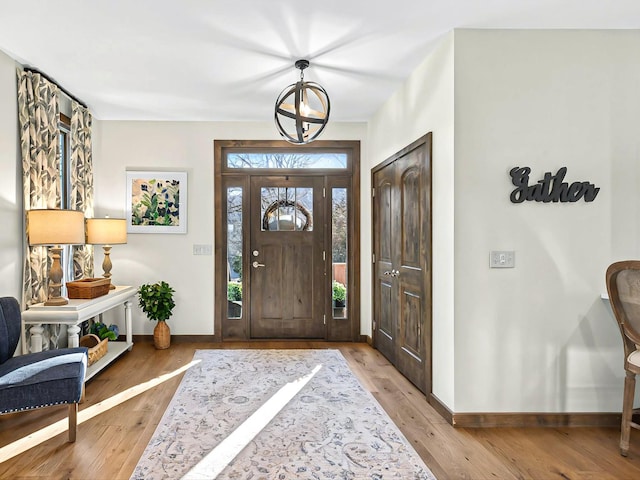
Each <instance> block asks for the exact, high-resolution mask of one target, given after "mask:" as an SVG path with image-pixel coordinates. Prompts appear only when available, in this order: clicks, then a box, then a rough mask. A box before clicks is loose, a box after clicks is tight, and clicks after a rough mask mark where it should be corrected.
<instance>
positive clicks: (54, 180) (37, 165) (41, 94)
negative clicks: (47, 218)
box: [18, 70, 60, 306]
mask: <svg viewBox="0 0 640 480" xmlns="http://www.w3.org/2000/svg"><path fill="white" fill-rule="evenodd" d="M59 118H60V111H59V106H58V86H57V85H55V84H53V83H51V82H49V81H48V80H47V79H45V78H44V77H42V76H41V75H40V74H38V73H34V72H23V71H21V70H18V119H19V123H20V148H21V152H22V179H23V195H24V199H23V200H24V209H25V210H29V209H32V208H60V155H59V136H60V132H59V126H58V120H59ZM25 235H26V234H25ZM24 245H25V252H24V275H23V305H26V306H29V305H32V304H34V303H39V302H43V301H45V300H46V299H47V297H48V292H47V289H46V285H47V283H46V281H45V279H46V278H47V274H48V265H49V257H48V250H47V248H45V247H29V245H28V244H27V242H26V238H25V242H24Z"/></svg>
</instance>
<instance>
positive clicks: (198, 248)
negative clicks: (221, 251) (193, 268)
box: [193, 245, 211, 255]
mask: <svg viewBox="0 0 640 480" xmlns="http://www.w3.org/2000/svg"><path fill="white" fill-rule="evenodd" d="M193 254H194V255H211V245H194V246H193Z"/></svg>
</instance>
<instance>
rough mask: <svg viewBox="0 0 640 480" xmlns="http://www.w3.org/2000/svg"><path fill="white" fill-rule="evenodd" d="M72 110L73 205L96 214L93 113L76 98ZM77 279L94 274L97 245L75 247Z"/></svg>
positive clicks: (71, 203)
mask: <svg viewBox="0 0 640 480" xmlns="http://www.w3.org/2000/svg"><path fill="white" fill-rule="evenodd" d="M71 105H72V113H71V142H70V143H71V199H70V202H69V208H70V209H72V210H80V211H82V212H84V216H85V218H93V157H92V154H91V120H92V118H91V113H90V112H89V110H88V109H87V108H85V107H84V106H82V105H80V104H79V103H78V102H76V101H75V100H74V101H73V102H72V104H71ZM73 275H74V278H75V279H80V278H83V277H85V278H88V277H93V247H92V246H91V245H76V246H74V247H73Z"/></svg>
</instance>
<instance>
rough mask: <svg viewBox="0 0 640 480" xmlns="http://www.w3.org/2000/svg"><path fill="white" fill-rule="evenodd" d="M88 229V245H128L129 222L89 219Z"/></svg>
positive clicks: (111, 219) (110, 219)
mask: <svg viewBox="0 0 640 480" xmlns="http://www.w3.org/2000/svg"><path fill="white" fill-rule="evenodd" d="M86 228H87V232H86V233H87V239H86V240H87V243H88V244H91V245H117V244H120V243H127V221H126V220H125V219H124V218H87V220H86Z"/></svg>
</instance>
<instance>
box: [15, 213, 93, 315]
mask: <svg viewBox="0 0 640 480" xmlns="http://www.w3.org/2000/svg"><path fill="white" fill-rule="evenodd" d="M27 241H28V242H29V245H33V246H35V245H42V246H50V247H51V258H52V259H53V262H52V264H51V268H50V270H49V288H48V295H49V296H48V299H47V301H45V302H44V304H45V305H47V306H49V305H66V304H67V303H69V300H67V299H66V298H64V297H62V296H60V291H61V288H62V283H61V282H62V266H61V265H60V253H61V252H62V246H61V245H81V244H83V243H84V213H82V212H80V211H78V210H60V209H57V210H56V209H42V210H27Z"/></svg>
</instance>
